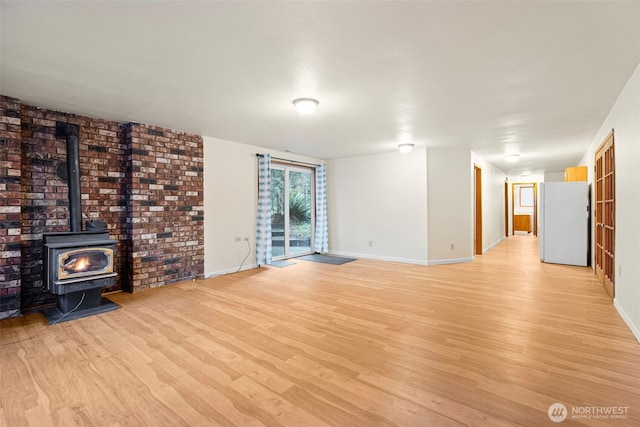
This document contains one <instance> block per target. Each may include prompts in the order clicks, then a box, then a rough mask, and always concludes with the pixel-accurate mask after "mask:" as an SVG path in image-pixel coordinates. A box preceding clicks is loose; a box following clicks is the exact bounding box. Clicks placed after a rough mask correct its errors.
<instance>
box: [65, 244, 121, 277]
mask: <svg viewBox="0 0 640 427" xmlns="http://www.w3.org/2000/svg"><path fill="white" fill-rule="evenodd" d="M111 272H113V249H109V248H91V249H86V248H83V249H74V250H69V251H65V252H61V253H59V254H58V277H57V279H59V280H64V279H72V278H75V277H85V276H93V275H96V274H104V273H111Z"/></svg>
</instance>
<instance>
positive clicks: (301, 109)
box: [293, 98, 320, 116]
mask: <svg viewBox="0 0 640 427" xmlns="http://www.w3.org/2000/svg"><path fill="white" fill-rule="evenodd" d="M318 104H320V103H319V102H318V100H317V99H313V98H298V99H294V100H293V105H294V106H295V107H296V111H298V114H300V115H301V116H309V115H311V114H313V113H314V112H315V111H316V108H318Z"/></svg>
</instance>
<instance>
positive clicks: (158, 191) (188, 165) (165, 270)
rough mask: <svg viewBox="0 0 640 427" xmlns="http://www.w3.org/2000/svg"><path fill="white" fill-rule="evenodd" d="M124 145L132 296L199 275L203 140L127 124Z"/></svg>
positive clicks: (202, 237)
mask: <svg viewBox="0 0 640 427" xmlns="http://www.w3.org/2000/svg"><path fill="white" fill-rule="evenodd" d="M125 140H126V144H127V148H128V150H129V155H128V169H129V171H130V173H129V177H130V182H129V184H128V186H129V188H128V202H127V209H128V222H129V223H128V228H129V230H128V232H129V235H130V241H131V254H130V260H131V280H130V283H131V286H132V289H131V291H133V292H137V291H140V290H144V289H147V288H153V287H157V286H163V285H166V284H169V283H173V282H177V281H180V280H186V279H191V278H195V277H197V276H200V275H202V274H203V272H204V216H203V214H204V194H203V192H204V180H203V148H202V137H200V136H199V135H191V134H186V133H182V132H177V131H172V130H169V129H163V128H158V127H153V126H147V125H141V124H137V123H132V124H129V125H128V126H127V128H126V131H125Z"/></svg>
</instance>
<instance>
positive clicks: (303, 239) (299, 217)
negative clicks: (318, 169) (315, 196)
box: [289, 170, 313, 256]
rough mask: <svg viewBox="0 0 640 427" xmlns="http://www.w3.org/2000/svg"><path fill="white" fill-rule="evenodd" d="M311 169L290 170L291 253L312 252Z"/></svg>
mask: <svg viewBox="0 0 640 427" xmlns="http://www.w3.org/2000/svg"><path fill="white" fill-rule="evenodd" d="M312 216H313V215H312V193H311V171H307V170H290V171H289V254H290V255H292V256H293V255H299V254H302V253H309V252H311V219H312Z"/></svg>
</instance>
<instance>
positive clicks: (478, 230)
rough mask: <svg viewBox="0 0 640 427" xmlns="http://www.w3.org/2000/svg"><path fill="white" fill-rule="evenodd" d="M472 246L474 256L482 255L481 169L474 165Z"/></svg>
mask: <svg viewBox="0 0 640 427" xmlns="http://www.w3.org/2000/svg"><path fill="white" fill-rule="evenodd" d="M473 170H474V175H473V176H474V199H475V203H474V216H475V221H474V231H475V233H474V246H475V250H474V252H475V254H476V255H482V169H480V166H478V165H474V167H473Z"/></svg>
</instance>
